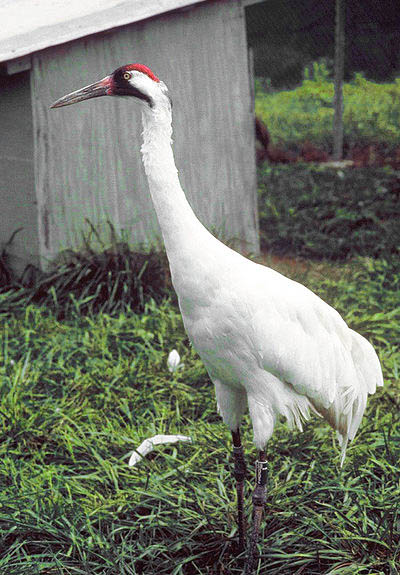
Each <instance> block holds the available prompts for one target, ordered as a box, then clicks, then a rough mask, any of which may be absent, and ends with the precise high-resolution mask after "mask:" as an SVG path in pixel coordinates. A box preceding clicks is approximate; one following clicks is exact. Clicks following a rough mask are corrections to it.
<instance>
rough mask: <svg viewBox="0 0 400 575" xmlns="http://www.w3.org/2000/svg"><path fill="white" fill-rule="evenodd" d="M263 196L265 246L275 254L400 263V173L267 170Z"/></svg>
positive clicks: (262, 177)
mask: <svg viewBox="0 0 400 575" xmlns="http://www.w3.org/2000/svg"><path fill="white" fill-rule="evenodd" d="M259 190H260V193H259V212H260V230H261V243H262V246H263V248H264V249H266V250H268V251H270V252H274V253H278V254H292V255H293V254H294V255H298V256H303V257H309V258H325V259H332V260H337V259H346V258H349V257H354V256H359V255H363V256H370V257H386V258H387V257H393V258H398V255H399V250H400V226H399V221H400V195H399V193H400V180H399V172H396V171H394V170H391V169H388V168H353V169H349V170H335V169H326V168H322V167H320V166H319V165H317V164H315V165H313V164H295V165H289V166H285V165H275V166H269V165H267V164H264V166H263V167H262V168H261V169H260V178H259Z"/></svg>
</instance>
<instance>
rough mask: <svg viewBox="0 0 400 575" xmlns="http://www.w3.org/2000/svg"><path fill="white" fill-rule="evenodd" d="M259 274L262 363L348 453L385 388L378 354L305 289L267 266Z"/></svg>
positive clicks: (258, 335)
mask: <svg viewBox="0 0 400 575" xmlns="http://www.w3.org/2000/svg"><path fill="white" fill-rule="evenodd" d="M257 275H259V279H260V280H262V283H261V282H260V284H259V285H260V288H259V289H260V290H261V289H262V292H263V293H262V294H261V293H259V294H258V297H257V298H256V301H257V302H258V309H257V310H256V311H255V313H254V314H253V316H254V317H253V319H254V327H255V344H256V346H257V349H258V353H259V357H260V360H261V365H262V367H263V368H264V369H265V370H266V371H268V372H270V373H272V374H274V375H275V376H276V377H278V378H279V379H280V380H281V381H283V382H285V383H286V384H290V385H291V386H292V387H293V389H294V390H295V392H296V393H298V394H300V395H302V396H306V397H307V398H308V399H309V400H310V402H311V404H312V405H313V406H314V407H315V409H316V410H317V411H318V412H319V413H320V414H321V415H323V416H324V418H325V419H327V421H328V422H329V423H330V424H331V425H332V427H334V429H336V430H337V431H338V432H339V434H340V436H341V438H340V439H341V444H342V449H343V452H344V450H345V448H346V444H347V440H348V439H350V440H352V439H353V438H354V436H355V434H356V432H357V429H358V427H359V425H360V422H361V419H362V416H363V413H364V410H365V406H366V401H367V395H368V393H370V394H372V393H374V392H375V390H376V387H377V386H381V385H383V378H382V371H381V366H380V363H379V360H378V357H377V355H376V352H375V350H374V348H373V347H372V345H371V344H370V343H369V342H368V341H367V340H366V339H365V338H364V337H362V336H361V335H360V334H358V333H356V332H355V331H353V330H351V329H350V328H349V327H348V326H347V324H346V322H345V321H344V320H343V318H342V317H341V316H340V314H339V313H338V312H337V311H336V310H335V309H334V308H332V307H331V306H329V305H328V304H327V303H325V302H324V301H323V300H322V299H320V298H319V297H318V296H317V295H316V294H314V293H313V292H311V291H310V290H309V289H307V288H306V287H304V286H303V285H301V284H299V283H297V282H294V281H292V280H289V279H288V278H286V277H284V276H282V275H281V274H278V273H277V272H275V271H273V270H270V269H269V268H265V267H263V266H258V274H257ZM254 279H255V277H254V276H253V280H254ZM257 284H258V282H257ZM261 285H262V288H261ZM343 457H344V453H343Z"/></svg>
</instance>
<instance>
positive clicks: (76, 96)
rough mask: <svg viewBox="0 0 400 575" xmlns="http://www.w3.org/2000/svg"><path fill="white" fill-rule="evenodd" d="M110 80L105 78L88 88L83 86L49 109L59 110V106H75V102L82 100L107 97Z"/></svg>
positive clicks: (57, 101) (107, 77)
mask: <svg viewBox="0 0 400 575" xmlns="http://www.w3.org/2000/svg"><path fill="white" fill-rule="evenodd" d="M111 82H112V79H111V77H110V76H106V77H105V78H103V79H102V80H100V82H95V83H94V84H90V85H89V86H85V87H84V88H81V89H80V90H76V91H75V92H71V93H70V94H67V95H66V96H63V97H62V98H60V99H59V100H56V101H55V102H54V104H52V105H51V106H50V108H61V106H70V105H71V104H76V103H77V102H83V100H89V99H90V98H99V97H100V96H108V95H109V94H110V88H111Z"/></svg>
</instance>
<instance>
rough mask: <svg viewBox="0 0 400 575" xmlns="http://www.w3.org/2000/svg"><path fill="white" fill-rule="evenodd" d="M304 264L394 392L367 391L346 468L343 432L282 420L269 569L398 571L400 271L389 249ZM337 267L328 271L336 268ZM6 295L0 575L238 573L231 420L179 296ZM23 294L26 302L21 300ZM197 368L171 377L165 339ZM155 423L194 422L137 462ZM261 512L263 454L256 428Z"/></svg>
mask: <svg viewBox="0 0 400 575" xmlns="http://www.w3.org/2000/svg"><path fill="white" fill-rule="evenodd" d="M324 266H325V267H324V268H323V270H322V268H321V271H320V273H319V272H318V269H319V268H318V267H314V268H312V270H310V271H308V272H307V270H305V271H304V270H303V271H301V272H298V273H297V275H296V278H297V279H299V280H300V281H302V282H303V283H306V284H308V285H309V286H310V287H314V288H315V289H316V288H318V293H319V294H320V295H321V296H322V297H324V298H325V299H326V300H327V301H329V302H330V303H332V304H334V305H335V306H336V307H337V309H338V310H339V311H340V312H341V313H343V315H344V316H345V318H347V319H348V321H349V322H350V325H351V326H353V327H355V328H356V329H359V330H360V331H361V333H364V334H365V335H367V336H368V337H369V338H370V340H371V341H372V342H373V343H374V345H376V346H377V349H378V351H379V354H380V358H381V361H382V364H383V368H384V374H385V382H386V385H385V388H384V389H383V390H380V391H379V392H378V393H377V394H376V395H375V396H373V397H372V398H370V401H369V405H368V408H367V412H366V415H365V417H364V421H363V424H362V427H361V429H360V431H359V434H358V436H357V438H356V441H355V442H354V444H353V445H351V446H350V448H349V450H348V457H347V460H346V463H345V467H344V469H343V470H340V468H339V453H338V449H337V447H336V446H335V444H334V440H333V434H332V432H331V430H330V429H329V428H328V427H327V426H326V425H325V424H324V423H323V422H322V421H320V420H318V419H314V420H313V421H312V422H310V423H309V424H308V425H307V426H306V429H305V431H304V433H299V432H297V431H289V430H288V429H287V428H286V427H285V426H284V425H283V424H279V425H278V427H277V429H276V432H275V434H274V436H273V439H272V440H271V442H270V443H269V445H268V459H269V463H270V475H269V481H268V500H267V506H266V522H265V526H264V527H263V533H262V540H263V545H262V547H261V548H260V549H261V561H260V563H259V568H258V573H259V574H271V575H275V574H276V575H278V574H279V575H286V574H293V575H294V574H297V575H300V574H307V575H314V574H315V575H317V574H318V575H319V574H322V573H324V574H330V575H333V574H337V575H339V574H340V575H346V574H349V575H350V574H352V575H353V574H356V575H366V574H371V575H377V574H384V575H395V574H398V573H399V572H400V570H399V564H400V535H399V531H400V514H399V501H400V485H399V478H400V464H399V455H400V421H399V392H400V388H399V384H398V370H399V364H400V353H399V349H398V341H399V337H400V333H399V319H400V317H399V312H398V310H397V311H396V310H395V306H396V304H397V305H398V289H399V283H398V282H399V279H398V276H397V273H396V270H394V268H393V266H391V265H390V263H387V262H385V261H384V260H375V261H374V260H368V259H363V260H357V261H355V262H353V263H352V264H351V265H350V264H346V265H345V266H343V265H339V264H331V265H329V266H328V265H327V264H324ZM327 270H330V273H327ZM10 297H11V296H10V294H9V293H8V294H7V293H5V294H2V295H0V304H1V306H2V307H1V306H0V307H1V309H3V312H4V313H3V315H2V316H1V318H0V321H1V330H0V386H1V391H0V414H1V418H0V449H1V457H0V485H1V490H0V492H1V494H0V573H4V574H7V575H22V574H24V575H25V574H29V575H36V574H38V575H39V574H40V575H43V574H51V575H56V574H57V575H67V574H68V575H69V574H71V575H75V574H85V575H89V574H90V575H98V574H102V575H117V574H118V575H120V574H121V575H122V574H124V575H125V574H126V575H128V574H129V575H132V574H141V573H143V574H154V573H157V574H159V575H167V574H168V575H171V574H172V575H178V574H185V575H189V574H190V575H191V574H202V575H203V574H219V575H227V574H231V575H235V574H239V573H242V567H243V558H237V557H236V556H235V555H234V553H233V552H232V537H234V536H235V535H236V524H235V497H234V485H233V481H232V476H231V470H232V462H231V456H230V452H231V446H230V437H229V432H228V430H227V429H226V428H225V426H224V425H223V423H222V422H221V420H220V418H219V416H218V415H217V413H216V409H215V400H214V393H213V389H212V385H211V384H210V383H209V380H208V377H207V375H206V372H205V370H204V367H203V365H202V363H201V361H200V360H199V358H198V356H197V355H196V353H195V352H194V351H193V349H192V348H191V347H190V345H189V342H188V340H187V337H186V335H185V333H184V330H183V326H182V322H181V319H180V315H179V313H178V310H177V309H176V307H175V305H174V304H173V303H171V302H170V300H168V299H164V300H163V301H161V302H159V303H155V302H154V301H152V300H150V301H148V302H147V303H145V304H144V308H143V310H142V311H141V312H140V313H137V314H135V313H133V312H129V310H128V309H127V308H126V309H125V310H124V311H119V312H118V311H113V312H112V313H110V314H107V313H98V314H89V315H84V314H83V313H82V308H81V307H80V306H79V305H77V306H70V308H69V312H68V314H67V315H66V316H65V317H64V319H63V320H60V319H59V318H60V317H61V316H62V315H63V314H60V313H59V310H57V308H54V307H53V306H50V307H49V306H42V307H37V306H34V305H32V304H27V305H26V307H25V308H24V306H23V305H22V304H21V301H20V305H19V307H18V310H17V311H16V312H15V313H13V314H9V313H6V310H7V298H10ZM25 303H26V302H25ZM172 348H176V349H178V351H179V353H180V354H181V356H182V360H183V362H184V364H185V366H184V368H183V369H181V370H178V371H177V372H176V373H175V374H174V375H171V374H170V373H169V372H168V370H167V366H166V359H167V355H168V352H169V351H170V350H171V349H172ZM156 433H182V434H185V435H190V436H191V437H192V439H193V443H192V444H187V443H180V444H177V445H174V446H159V447H157V448H156V450H155V451H154V452H153V454H151V455H149V456H148V457H146V458H145V459H144V460H142V461H141V462H140V463H139V464H138V465H137V467H135V468H129V467H128V465H127V462H128V455H129V453H130V452H131V451H132V450H133V449H134V448H135V447H136V446H137V445H139V444H140V442H141V441H142V440H143V439H145V438H146V437H149V436H151V435H154V434H156ZM244 439H245V445H246V457H247V461H248V464H249V475H248V481H247V484H246V501H247V507H246V512H247V516H248V520H249V521H250V512H251V504H250V503H251V489H252V483H253V462H254V460H255V456H256V451H255V448H254V447H253V446H252V443H251V430H250V425H249V421H248V419H246V422H245V425H244Z"/></svg>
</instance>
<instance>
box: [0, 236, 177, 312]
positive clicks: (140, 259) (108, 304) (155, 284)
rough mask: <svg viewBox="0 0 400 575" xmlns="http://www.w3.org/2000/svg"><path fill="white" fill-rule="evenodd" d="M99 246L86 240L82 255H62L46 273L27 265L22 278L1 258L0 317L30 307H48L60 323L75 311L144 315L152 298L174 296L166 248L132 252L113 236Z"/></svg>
mask: <svg viewBox="0 0 400 575" xmlns="http://www.w3.org/2000/svg"><path fill="white" fill-rule="evenodd" d="M100 247H102V249H98V248H96V249H95V248H93V247H92V246H91V244H90V242H89V241H86V242H85V244H84V246H82V248H81V249H80V250H79V251H78V250H76V251H74V250H67V251H64V252H62V253H61V254H60V256H59V257H58V259H57V260H56V261H55V262H53V263H52V265H51V267H50V269H49V271H47V272H46V273H43V272H40V271H38V270H34V269H33V268H31V267H28V268H27V269H26V270H25V272H24V274H23V275H22V277H21V278H18V279H17V278H15V277H14V275H13V274H12V271H11V268H10V265H9V262H8V260H7V258H6V255H5V256H3V261H4V266H3V267H4V271H3V273H2V277H1V279H2V281H1V282H0V313H1V312H3V313H13V312H15V311H17V310H18V309H21V308H23V307H26V306H28V305H29V304H31V303H33V304H36V305H40V306H46V308H47V309H51V310H52V311H54V313H55V314H56V316H57V317H59V318H60V319H61V318H63V317H65V316H67V315H69V314H71V313H74V314H76V313H77V312H78V313H79V314H93V313H99V312H104V313H118V312H120V311H123V310H126V309H130V310H135V311H143V309H144V305H145V303H146V302H147V301H149V300H150V299H152V300H154V301H156V302H161V301H162V300H163V299H164V298H165V297H167V296H169V295H172V290H171V285H170V278H169V268H168V261H167V257H166V254H165V251H164V250H161V249H154V248H152V249H147V250H145V249H143V250H138V249H135V250H133V249H132V247H131V246H130V245H129V244H128V243H126V242H124V241H122V240H120V239H117V238H116V235H115V233H114V232H113V241H112V242H111V243H110V244H109V245H108V246H107V245H105V244H102V245H101V246H100ZM1 261H2V260H0V273H1V269H2V268H1Z"/></svg>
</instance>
